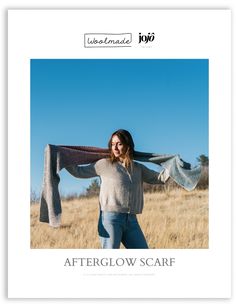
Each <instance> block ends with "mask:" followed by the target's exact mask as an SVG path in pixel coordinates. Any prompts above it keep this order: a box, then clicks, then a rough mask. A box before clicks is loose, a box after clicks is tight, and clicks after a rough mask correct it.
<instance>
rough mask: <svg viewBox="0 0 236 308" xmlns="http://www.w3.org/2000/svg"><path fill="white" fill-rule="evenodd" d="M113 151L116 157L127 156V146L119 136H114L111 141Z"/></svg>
mask: <svg viewBox="0 0 236 308" xmlns="http://www.w3.org/2000/svg"><path fill="white" fill-rule="evenodd" d="M111 150H112V152H113V154H114V155H115V157H117V158H121V157H122V156H123V155H124V154H125V145H124V144H123V143H122V142H121V140H120V139H119V137H118V136H116V135H114V136H113V137H112V140H111Z"/></svg>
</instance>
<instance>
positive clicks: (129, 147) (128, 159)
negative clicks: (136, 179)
mask: <svg viewBox="0 0 236 308" xmlns="http://www.w3.org/2000/svg"><path fill="white" fill-rule="evenodd" d="M114 136H117V137H118V138H119V139H120V141H121V142H122V144H123V145H124V147H125V154H124V164H125V167H126V168H127V169H128V168H129V167H132V161H133V157H134V141H133V138H132V136H131V134H130V133H129V132H128V131H127V130H125V129H119V130H117V131H115V132H114V133H113V134H112V135H111V137H110V140H109V142H108V148H109V150H110V155H111V156H110V159H111V162H112V163H114V162H115V161H118V158H117V157H115V155H114V153H113V151H112V138H113V137H114Z"/></svg>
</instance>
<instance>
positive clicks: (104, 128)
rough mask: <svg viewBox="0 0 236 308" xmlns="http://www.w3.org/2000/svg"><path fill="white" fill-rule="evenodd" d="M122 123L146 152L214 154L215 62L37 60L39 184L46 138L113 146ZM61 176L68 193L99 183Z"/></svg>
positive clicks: (34, 100) (35, 173)
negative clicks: (211, 90) (211, 92)
mask: <svg viewBox="0 0 236 308" xmlns="http://www.w3.org/2000/svg"><path fill="white" fill-rule="evenodd" d="M119 128H124V129H127V130H129V131H130V133H131V134H132V136H133V138H134V142H135V148H136V150H138V151H144V152H155V153H160V154H180V156H181V157H182V158H183V159H184V160H185V161H187V162H190V163H191V164H192V165H196V164H197V160H196V158H197V157H198V156H199V155H200V154H205V155H208V60H207V59H186V60H185V59H173V60H172V59H169V60H168V59H74V60H72V59H62V60H61V59H52V60H51V59H49V60H45V59H32V60H31V188H32V190H34V191H35V192H36V193H40V191H41V185H42V177H43V160H44V157H43V155H44V148H45V146H46V144H48V143H50V144H64V145H90V146H98V147H107V142H108V139H109V137H110V135H111V134H112V132H113V131H115V130H117V129H119ZM146 165H147V166H148V167H150V168H152V169H154V170H155V169H156V170H157V167H156V166H155V165H152V164H146ZM60 177H61V182H60V191H61V193H63V194H68V193H73V192H77V193H81V192H82V191H83V190H84V189H85V188H86V187H87V186H88V185H89V183H90V182H91V180H81V179H76V178H73V177H72V176H71V175H69V173H67V172H66V171H64V170H62V171H61V173H60Z"/></svg>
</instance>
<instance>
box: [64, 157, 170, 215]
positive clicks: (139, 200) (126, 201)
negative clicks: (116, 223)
mask: <svg viewBox="0 0 236 308" xmlns="http://www.w3.org/2000/svg"><path fill="white" fill-rule="evenodd" d="M66 170H67V171H69V172H70V173H71V174H72V175H73V176H75V177H77V178H92V177H96V176H99V177H100V179H101V187H100V195H99V204H100V208H101V210H102V211H113V212H119V213H132V214H140V213H142V210H143V182H146V183H149V184H164V183H165V182H166V181H167V179H168V178H169V174H168V171H167V170H163V172H161V173H158V172H156V171H153V170H150V169H148V168H147V167H145V166H144V165H142V164H140V163H138V162H133V166H132V168H129V169H128V170H127V169H126V168H125V167H124V165H123V164H122V163H121V162H114V163H111V161H110V159H109V158H103V159H100V160H98V161H97V162H95V163H92V164H90V165H88V166H69V167H66Z"/></svg>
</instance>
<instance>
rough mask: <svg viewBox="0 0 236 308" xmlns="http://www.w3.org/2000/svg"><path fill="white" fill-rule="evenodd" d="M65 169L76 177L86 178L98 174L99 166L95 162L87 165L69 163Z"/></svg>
mask: <svg viewBox="0 0 236 308" xmlns="http://www.w3.org/2000/svg"><path fill="white" fill-rule="evenodd" d="M65 169H66V170H67V171H68V172H69V173H70V174H71V175H73V176H74V177H76V178H82V179H88V178H93V177H95V176H99V168H98V166H97V163H92V164H89V165H87V166H76V165H71V166H68V167H66V168H65Z"/></svg>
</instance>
